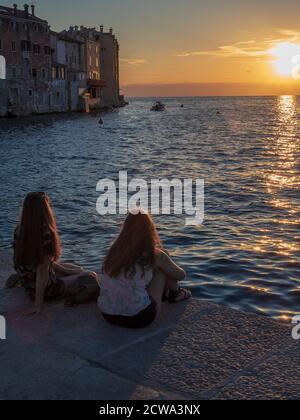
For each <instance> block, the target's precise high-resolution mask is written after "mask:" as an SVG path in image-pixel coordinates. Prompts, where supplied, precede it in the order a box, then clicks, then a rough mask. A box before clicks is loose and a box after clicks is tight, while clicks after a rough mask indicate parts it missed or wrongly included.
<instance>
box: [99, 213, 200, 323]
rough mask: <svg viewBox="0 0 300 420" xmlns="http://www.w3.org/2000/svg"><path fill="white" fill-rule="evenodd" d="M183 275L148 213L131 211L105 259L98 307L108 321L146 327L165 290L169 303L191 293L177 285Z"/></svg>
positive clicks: (158, 309) (159, 306)
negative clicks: (162, 241) (163, 245)
mask: <svg viewBox="0 0 300 420" xmlns="http://www.w3.org/2000/svg"><path fill="white" fill-rule="evenodd" d="M185 277H186V274H185V271H184V270H183V269H182V268H180V267H178V265H176V264H175V262H174V261H173V260H172V259H171V258H170V257H169V255H168V254H167V252H166V251H164V250H163V248H162V243H161V241H160V238H159V235H158V232H157V230H156V227H155V225H154V223H153V221H152V219H151V217H150V216H149V215H148V214H145V213H143V212H142V211H139V212H138V213H137V214H132V213H130V214H129V215H128V216H127V218H126V221H125V223H124V225H123V228H122V230H121V233H120V234H119V236H118V238H117V239H116V241H115V242H114V243H113V245H112V247H111V248H110V250H109V252H108V254H107V256H106V258H105V261H104V265H103V273H102V278H101V282H100V287H101V294H100V297H99V300H98V304H99V308H100V310H101V312H102V314H103V317H104V318H105V319H106V320H107V321H108V322H109V323H111V324H115V325H119V326H123V327H127V328H140V327H146V326H148V325H150V324H151V323H152V322H153V321H154V320H155V318H156V316H157V314H158V313H159V311H160V308H161V302H162V299H163V295H164V292H165V299H166V300H168V301H169V302H170V303H175V302H179V301H182V300H185V299H189V298H190V297H191V296H192V295H191V292H190V291H188V290H186V289H182V288H180V287H179V286H178V282H179V281H182V280H184V278H185Z"/></svg>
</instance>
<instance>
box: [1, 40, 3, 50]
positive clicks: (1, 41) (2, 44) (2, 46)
mask: <svg viewBox="0 0 300 420" xmlns="http://www.w3.org/2000/svg"><path fill="white" fill-rule="evenodd" d="M2 50H3V41H2V39H0V51H2Z"/></svg>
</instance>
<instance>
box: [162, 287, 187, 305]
mask: <svg viewBox="0 0 300 420" xmlns="http://www.w3.org/2000/svg"><path fill="white" fill-rule="evenodd" d="M191 297H192V293H191V292H190V291H189V290H187V289H183V288H181V287H179V289H178V290H177V291H176V292H174V291H171V290H170V292H169V297H168V302H169V303H178V302H182V301H184V300H188V299H190V298H191Z"/></svg>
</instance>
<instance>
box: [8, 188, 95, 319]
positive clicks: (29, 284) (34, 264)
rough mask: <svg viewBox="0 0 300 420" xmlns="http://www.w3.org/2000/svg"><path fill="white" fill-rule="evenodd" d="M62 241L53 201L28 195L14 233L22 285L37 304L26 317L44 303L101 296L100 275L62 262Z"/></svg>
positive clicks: (85, 299)
mask: <svg viewBox="0 0 300 420" xmlns="http://www.w3.org/2000/svg"><path fill="white" fill-rule="evenodd" d="M60 255H61V245H60V238H59V234H58V231H57V226H56V221H55V217H54V214H53V210H52V208H51V204H50V200H49V198H48V197H47V195H46V194H45V193H35V192H34V193H30V194H28V195H27V196H26V198H25V201H24V204H23V210H22V216H21V222H20V223H19V224H18V226H17V228H16V230H15V238H14V263H15V269H16V271H17V274H18V278H19V282H20V283H21V285H22V286H23V287H24V288H25V290H26V291H27V293H28V295H29V296H30V298H31V299H32V300H33V301H34V305H33V307H32V308H30V309H29V310H28V311H26V312H25V313H24V315H32V314H38V313H40V312H41V310H42V307H43V304H44V302H49V301H53V300H61V299H64V298H67V300H66V304H68V305H70V306H72V305H74V304H76V303H80V302H84V301H87V300H89V299H92V298H94V299H95V300H96V299H97V297H98V296H99V286H98V284H97V280H98V279H97V275H96V274H95V273H91V272H86V271H84V270H83V269H82V268H81V267H78V266H76V265H73V264H63V263H60V262H59V258H60Z"/></svg>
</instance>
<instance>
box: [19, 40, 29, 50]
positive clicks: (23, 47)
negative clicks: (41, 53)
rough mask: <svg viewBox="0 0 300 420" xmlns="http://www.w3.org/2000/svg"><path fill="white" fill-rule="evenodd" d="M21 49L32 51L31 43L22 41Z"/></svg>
mask: <svg viewBox="0 0 300 420" xmlns="http://www.w3.org/2000/svg"><path fill="white" fill-rule="evenodd" d="M21 50H22V51H31V44H30V42H29V41H21Z"/></svg>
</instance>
